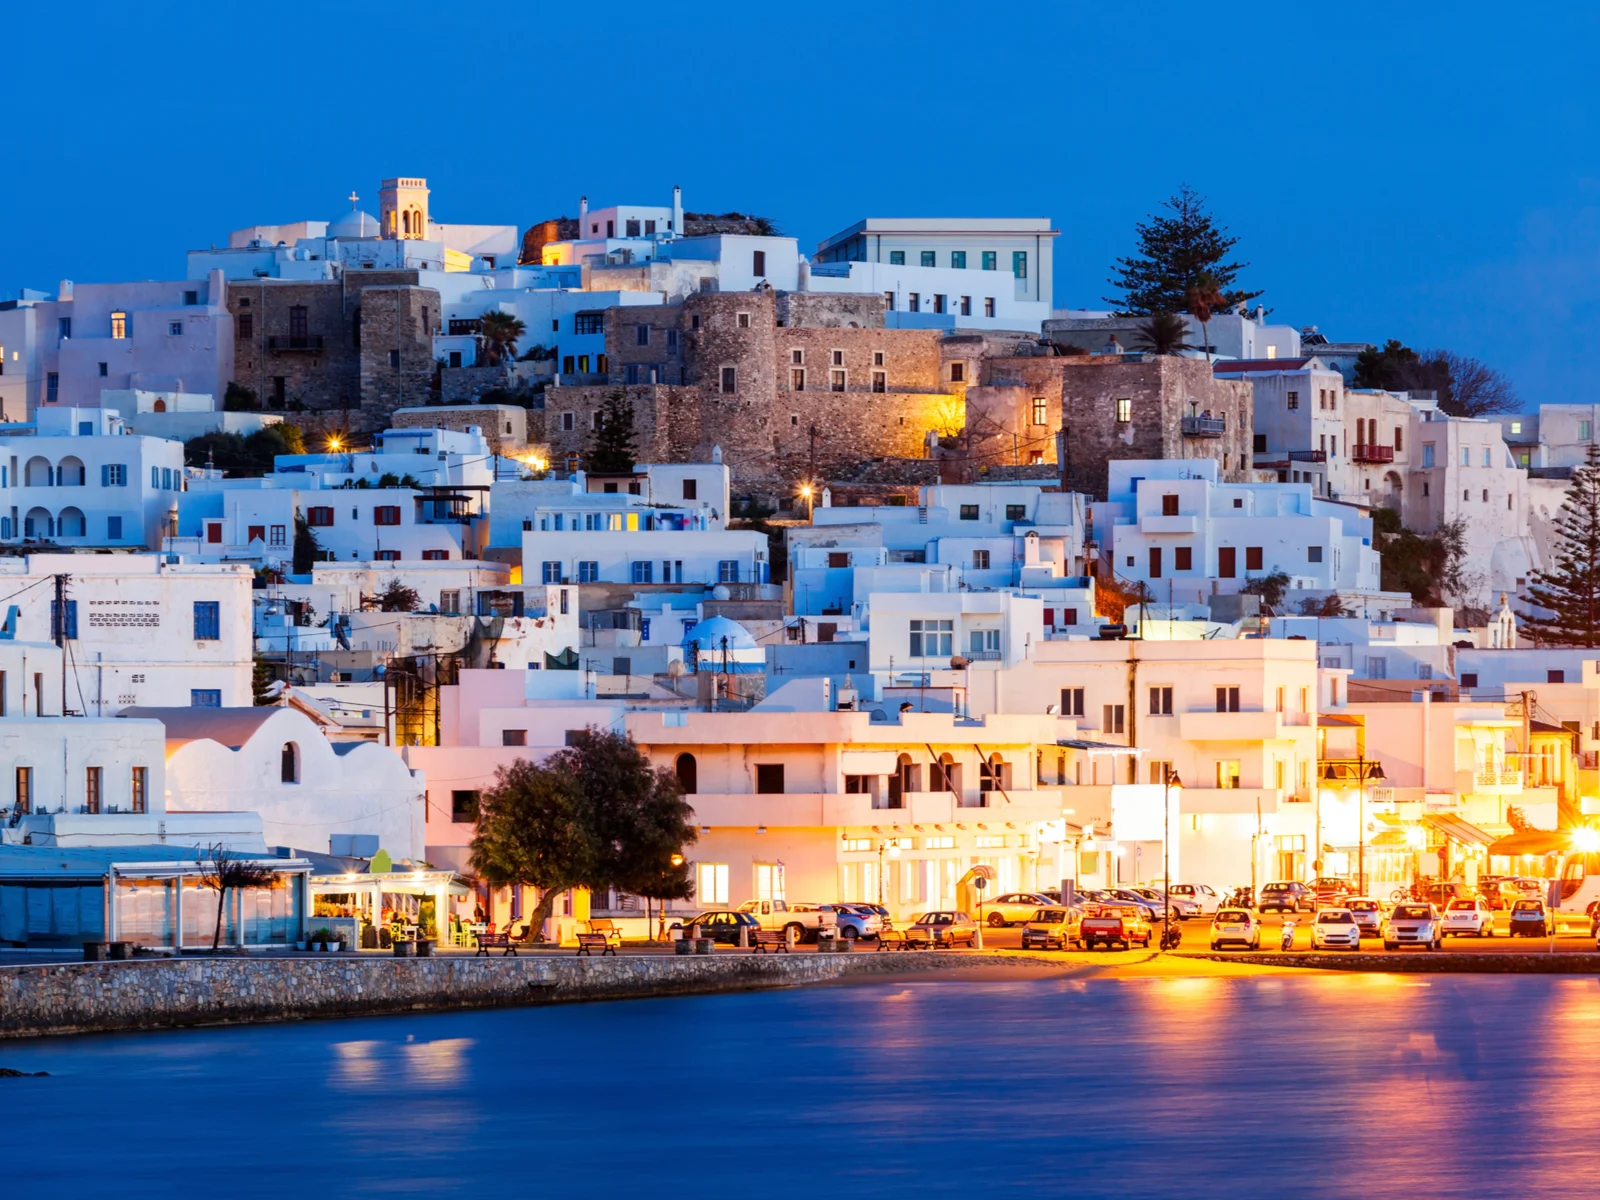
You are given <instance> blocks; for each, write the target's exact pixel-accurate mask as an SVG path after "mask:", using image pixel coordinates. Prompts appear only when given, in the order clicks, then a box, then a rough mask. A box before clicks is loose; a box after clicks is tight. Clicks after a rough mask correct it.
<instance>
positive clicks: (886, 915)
mask: <svg viewBox="0 0 1600 1200" xmlns="http://www.w3.org/2000/svg"><path fill="white" fill-rule="evenodd" d="M855 907H856V908H864V909H866V910H867V911H868V912H875V913H877V914H878V919H879V920H880V921H882V922H883V924H882V926H881V928H883V929H893V928H894V915H893V914H892V913H891V912H890V911H889V910H888V909H887V908H885V907H884V906H883V905H881V904H857V905H856V906H855Z"/></svg>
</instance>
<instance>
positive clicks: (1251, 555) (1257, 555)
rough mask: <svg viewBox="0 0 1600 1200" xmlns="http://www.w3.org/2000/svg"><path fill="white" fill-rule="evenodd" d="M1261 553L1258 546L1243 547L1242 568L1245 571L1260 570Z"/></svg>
mask: <svg viewBox="0 0 1600 1200" xmlns="http://www.w3.org/2000/svg"><path fill="white" fill-rule="evenodd" d="M1262 561H1263V557H1262V553H1261V547H1260V546H1246V547H1245V548H1244V569H1245V570H1246V571H1260V570H1262V566H1261V564H1262Z"/></svg>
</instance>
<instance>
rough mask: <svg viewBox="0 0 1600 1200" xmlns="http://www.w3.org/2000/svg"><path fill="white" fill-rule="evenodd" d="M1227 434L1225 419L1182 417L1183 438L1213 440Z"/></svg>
mask: <svg viewBox="0 0 1600 1200" xmlns="http://www.w3.org/2000/svg"><path fill="white" fill-rule="evenodd" d="M1227 432H1228V418H1226V417H1184V418H1183V436H1184V437H1202V438H1213V437H1221V436H1222V435H1223V434H1225V433H1227Z"/></svg>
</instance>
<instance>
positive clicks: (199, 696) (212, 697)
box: [189, 688, 222, 708]
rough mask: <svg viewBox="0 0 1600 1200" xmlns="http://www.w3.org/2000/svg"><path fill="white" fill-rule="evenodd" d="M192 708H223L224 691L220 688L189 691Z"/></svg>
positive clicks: (192, 689)
mask: <svg viewBox="0 0 1600 1200" xmlns="http://www.w3.org/2000/svg"><path fill="white" fill-rule="evenodd" d="M189 707H190V708H221V707H222V691H221V689H220V688H191V689H190V690H189Z"/></svg>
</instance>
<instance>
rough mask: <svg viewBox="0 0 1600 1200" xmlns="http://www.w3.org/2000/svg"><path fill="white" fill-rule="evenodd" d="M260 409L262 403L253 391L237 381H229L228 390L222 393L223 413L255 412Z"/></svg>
mask: <svg viewBox="0 0 1600 1200" xmlns="http://www.w3.org/2000/svg"><path fill="white" fill-rule="evenodd" d="M260 407H261V402H260V400H258V399H257V398H256V394H255V392H254V391H253V390H252V389H250V388H247V387H245V386H244V384H242V383H239V382H238V381H237V380H232V379H230V380H229V381H228V388H227V390H226V391H225V392H223V393H222V411H223V412H254V411H255V410H256V409H258V408H260Z"/></svg>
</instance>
